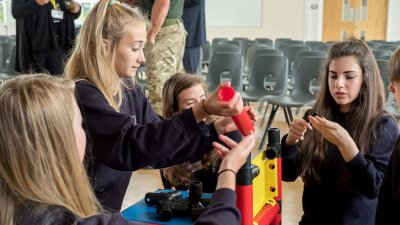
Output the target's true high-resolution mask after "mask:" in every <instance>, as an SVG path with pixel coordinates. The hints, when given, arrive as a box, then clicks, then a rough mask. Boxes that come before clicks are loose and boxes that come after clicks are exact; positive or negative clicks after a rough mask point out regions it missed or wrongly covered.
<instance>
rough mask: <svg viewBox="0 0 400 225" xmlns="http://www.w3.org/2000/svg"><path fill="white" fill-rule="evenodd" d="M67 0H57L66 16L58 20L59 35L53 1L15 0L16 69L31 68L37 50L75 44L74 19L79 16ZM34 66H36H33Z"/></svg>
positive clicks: (65, 47)
mask: <svg viewBox="0 0 400 225" xmlns="http://www.w3.org/2000/svg"><path fill="white" fill-rule="evenodd" d="M64 1H65V0H57V1H56V2H57V3H58V5H59V6H60V9H61V10H62V11H63V12H64V18H63V19H62V20H61V21H60V22H59V39H58V40H57V38H56V34H57V33H56V30H55V27H54V24H53V18H52V17H51V10H52V9H53V5H52V3H51V2H50V1H49V3H47V4H46V5H43V6H41V5H39V4H37V3H36V1H35V0H12V8H11V10H12V16H13V17H14V18H15V19H16V39H17V40H16V61H15V69H16V70H17V71H19V72H29V71H30V69H31V67H30V66H31V64H35V63H36V62H37V61H36V60H35V53H37V52H43V51H47V50H48V49H53V50H55V49H57V48H58V47H62V48H64V49H65V50H66V51H68V50H70V49H71V48H72V45H73V42H74V40H75V26H74V19H76V18H78V17H79V16H80V13H81V11H79V12H78V13H76V14H73V13H71V12H70V11H69V10H67V9H66V8H65V3H64ZM33 69H35V68H33Z"/></svg>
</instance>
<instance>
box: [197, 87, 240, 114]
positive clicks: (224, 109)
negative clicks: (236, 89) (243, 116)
mask: <svg viewBox="0 0 400 225" xmlns="http://www.w3.org/2000/svg"><path fill="white" fill-rule="evenodd" d="M228 86H230V83H229V82H225V83H222V84H220V85H219V87H218V88H217V89H216V90H215V91H214V92H213V93H212V94H211V95H210V96H209V97H208V98H207V99H206V100H205V101H204V103H203V104H204V108H205V110H206V111H207V113H209V114H211V115H218V116H225V117H228V116H234V115H238V114H239V113H240V112H242V110H243V100H242V98H241V97H240V95H239V93H235V95H234V96H233V97H232V99H231V100H230V101H220V100H219V97H218V91H219V89H220V88H223V87H228Z"/></svg>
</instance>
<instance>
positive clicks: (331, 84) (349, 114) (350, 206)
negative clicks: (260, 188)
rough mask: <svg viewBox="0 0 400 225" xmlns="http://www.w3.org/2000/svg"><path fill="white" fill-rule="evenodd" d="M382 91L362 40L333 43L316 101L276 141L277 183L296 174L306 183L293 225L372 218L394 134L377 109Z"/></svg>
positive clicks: (366, 222) (367, 224)
mask: <svg viewBox="0 0 400 225" xmlns="http://www.w3.org/2000/svg"><path fill="white" fill-rule="evenodd" d="M383 88H384V87H383V83H382V79H381V77H380V74H379V70H378V66H377V63H376V61H375V58H374V56H373V54H372V53H371V51H370V50H369V48H368V46H367V45H366V44H365V43H364V42H362V41H361V40H357V39H350V40H347V41H343V42H339V43H335V44H334V45H332V47H331V49H330V51H329V54H328V58H327V61H326V64H325V65H324V67H323V71H322V78H321V92H320V94H319V96H318V99H317V102H316V103H315V105H314V106H313V107H312V108H311V109H310V110H309V111H307V112H306V114H305V116H304V117H303V119H300V118H298V119H294V120H293V121H292V122H291V125H290V128H289V133H288V134H287V135H285V136H284V137H283V138H282V141H281V143H282V180H284V181H294V180H296V178H297V177H298V176H301V177H302V179H303V182H304V191H303V210H304V214H303V217H302V219H301V221H300V223H299V224H301V225H306V224H310V225H313V224H327V225H330V224H332V225H333V224H335V225H341V224H343V225H345V224H352V225H354V224H359V225H372V224H374V223H375V211H376V206H377V202H378V192H379V188H380V185H381V183H382V179H383V175H384V173H385V171H386V168H387V165H388V162H389V158H390V155H391V153H392V151H393V149H394V146H395V143H396V140H397V137H398V128H397V123H396V120H395V119H394V117H393V116H391V115H389V114H388V113H387V112H385V111H384V108H383V107H384V104H385V97H384V96H385V95H384V89H383ZM314 113H317V115H316V116H311V114H314ZM306 119H307V120H309V123H308V122H307V121H306Z"/></svg>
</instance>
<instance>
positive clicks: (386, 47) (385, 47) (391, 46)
mask: <svg viewBox="0 0 400 225" xmlns="http://www.w3.org/2000/svg"><path fill="white" fill-rule="evenodd" d="M398 47H399V46H398V45H395V44H383V45H381V46H379V47H378V49H377V50H389V51H392V52H394V51H395V50H396V49H397V48H398Z"/></svg>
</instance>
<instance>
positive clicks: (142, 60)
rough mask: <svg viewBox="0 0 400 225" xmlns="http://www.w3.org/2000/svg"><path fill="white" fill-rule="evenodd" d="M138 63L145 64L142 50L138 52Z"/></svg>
mask: <svg viewBox="0 0 400 225" xmlns="http://www.w3.org/2000/svg"><path fill="white" fill-rule="evenodd" d="M138 62H139V63H141V64H143V63H145V62H146V58H145V57H144V52H143V49H141V50H140V55H139V57H138Z"/></svg>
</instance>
